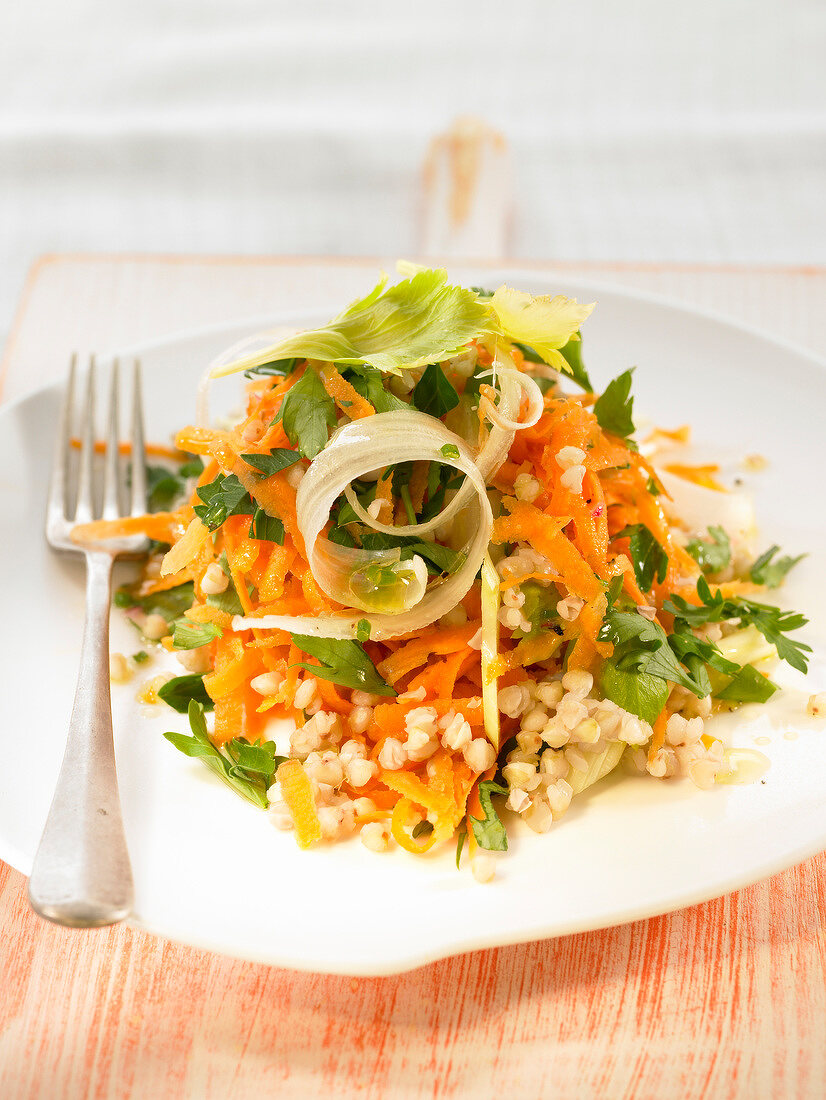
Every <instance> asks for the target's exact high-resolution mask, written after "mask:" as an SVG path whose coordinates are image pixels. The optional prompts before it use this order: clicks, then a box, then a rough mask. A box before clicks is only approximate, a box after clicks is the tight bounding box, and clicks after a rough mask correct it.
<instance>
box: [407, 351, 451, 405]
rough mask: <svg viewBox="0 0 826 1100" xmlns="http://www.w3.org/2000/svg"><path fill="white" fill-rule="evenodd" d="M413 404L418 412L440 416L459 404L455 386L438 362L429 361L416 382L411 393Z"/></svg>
mask: <svg viewBox="0 0 826 1100" xmlns="http://www.w3.org/2000/svg"><path fill="white" fill-rule="evenodd" d="M412 398H413V405H414V406H415V407H416V408H417V409H418V410H419V412H423V413H428V414H429V415H430V416H435V417H440V416H444V415H445V413H448V412H450V410H451V409H455V408H456V406H457V405H458V404H459V394H458V393H457V392H456V387H455V386H454V385H453V383H452V382H450V381H449V380H448V378H447V375H446V374H445V372H444V371H443V370H442V368H441V367H440V366H439V364H438V363H430V364H429V365H428V366H427V367H425V371H424V374H423V375H422V377H421V378H420V379H419V381H418V383H417V384H416V387H415V389H414V390H413V394H412Z"/></svg>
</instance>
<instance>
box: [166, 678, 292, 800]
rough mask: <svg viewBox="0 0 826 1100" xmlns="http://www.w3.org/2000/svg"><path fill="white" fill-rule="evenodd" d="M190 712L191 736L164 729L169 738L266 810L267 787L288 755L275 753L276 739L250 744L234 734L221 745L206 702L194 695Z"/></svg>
mask: <svg viewBox="0 0 826 1100" xmlns="http://www.w3.org/2000/svg"><path fill="white" fill-rule="evenodd" d="M187 713H188V716H189V725H190V728H191V730H192V736H191V737H189V736H187V734H185V733H165V734H164V737H165V738H166V739H167V741H169V742H170V743H171V744H173V745H174V746H175V748H176V749H179V750H180V751H181V752H182V753H184V754H185V755H186V756H191V757H192V758H193V759H196V760H201V761H202V762H203V763H204V764H205V765H206V766H207V767H208V768H209V770H210V771H211V772H212V773H213V774H214V775H217V776H218V778H219V779H221V780H222V781H223V782H224V783H226V784H227V786H228V787H231V788H232V789H233V790H234V791H235V793H236V794H240V795H241V797H242V798H246V799H247V801H248V802H252V804H253V805H254V806H259V807H261V809H264V810H265V809H266V808H267V805H268V802H269V800H268V798H267V789H268V788H269V787H270V786H271V784H272V779H273V776H274V775H275V771H276V769H277V768H278V765H279V764H281V763H283V761H284V760H285V759H286V757H283V756H276V755H275V742H274V741H263V742H258V744H251V743H250V742H249V741H244V740H242V739H241V738H238V737H235V738H233V739H232V740H231V741H228V742H227V743H226V744H225V745H223V746H222V748H221V749H219V748H217V747H216V745H214V744H213V742H212V741H211V740H210V737H209V734H208V732H207V725H206V719H205V718H204V708H203V705H202V704H201V703H199V702H198V701H197V700H196V699H192V700H191V701H190V703H189V707H188V711H187Z"/></svg>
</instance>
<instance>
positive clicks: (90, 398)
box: [75, 355, 95, 523]
mask: <svg viewBox="0 0 826 1100" xmlns="http://www.w3.org/2000/svg"><path fill="white" fill-rule="evenodd" d="M94 467H95V357H94V355H93V356H92V357H91V358H90V360H89V372H88V375H87V379H86V403H85V407H84V410H83V430H82V432H81V436H80V475H79V479H78V486H77V507H76V508H75V523H90V522H91V521H92V520H93V519H94V518H95V500H94V484H95V483H94V472H95V469H94Z"/></svg>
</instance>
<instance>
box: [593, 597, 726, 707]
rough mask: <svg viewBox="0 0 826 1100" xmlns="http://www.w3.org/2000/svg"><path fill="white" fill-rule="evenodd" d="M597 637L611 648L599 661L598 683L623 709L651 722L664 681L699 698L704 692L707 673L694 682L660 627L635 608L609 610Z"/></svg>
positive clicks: (664, 696)
mask: <svg viewBox="0 0 826 1100" xmlns="http://www.w3.org/2000/svg"><path fill="white" fill-rule="evenodd" d="M599 637H600V639H601V640H603V641H608V642H611V644H612V645H613V646H614V652H613V655H612V656H611V657H609V658H608V659H607V660H606V661H604V662H603V665H602V670H601V672H600V687H601V688H602V690H603V692H604V694H605V695H606V696H607V697H608V698H609V699H611V700H612V701H613V702H615V703H616V704H617V705H618V706H621V707H622V708H623V709H624V710H627V711H630V712H631V713H632V714H636V715H637V716H638V717H640V718H643V719H644V720H645V721H646V722H653V721H654V720H655V719H656V717H657V715H658V714H659V713H660V711H661V710H662V708H663V707H664V706H665V702H666V700H667V698H668V692H669V688H668V684H669V683H672V684H679V685H680V686H681V687H684V688H686V689H687V690H688V691H690V692H693V694H694V695H697V696H698V697H699V698H703V697H704V696H705V695H707V694H708V680H707V677H705V678H704V679H703V682H702V683H698V681H697V680H696V679H695V677H694V676H692V675H690V674H689V673H688V672H686V670H685V669H684V668H683V667H682V665H681V664H680V663H679V661H678V659H677V656H676V654H675V652H674V650H673V649H672V648H671V646H670V645H669V639H668V638H667V637H666V633H665V631H664V630H663V628H662V627H661V626H660V625H659V624H658V623H654V622H651V621H650V620H649V619H646V618H644V617H643V616H642V615H640V614H638V613H637V612H635V611H615V610H613V609H611V610H609V611H608V613H607V614H606V616H605V620H604V622H603V624H602V628H601V629H600V632H599Z"/></svg>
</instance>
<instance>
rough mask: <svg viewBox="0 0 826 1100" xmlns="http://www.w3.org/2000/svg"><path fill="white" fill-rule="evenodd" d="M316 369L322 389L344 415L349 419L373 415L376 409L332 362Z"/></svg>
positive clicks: (360, 418)
mask: <svg viewBox="0 0 826 1100" xmlns="http://www.w3.org/2000/svg"><path fill="white" fill-rule="evenodd" d="M317 369H318V375H319V378H320V379H321V381H322V383H323V385H324V389H325V390H326V391H327V393H329V395H330V397H332V399H333V401H335V403H336V404H337V405H338V407H339V408H340V409H341V411H342V412H343V413H344V415H345V416H349V417H350V419H351V420H363V419H364V417H365V416H375V414H376V410H375V409H374V408H373V406H372V405H371V404H370V402H369V401H368V400H367V399H366V398H364V397H362V396H361V394H360V393H359V392H358V390H356V389H355V388H354V387H353V386H351V385H350V383H349V382H348V381H347V379H346V378H343V377H342V376H341V375H340V374H339V372H338V371H337V370H336V368H335V367H334V366H333V364H332V363H324V364H323V365H321V366H319V367H318V368H317Z"/></svg>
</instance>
